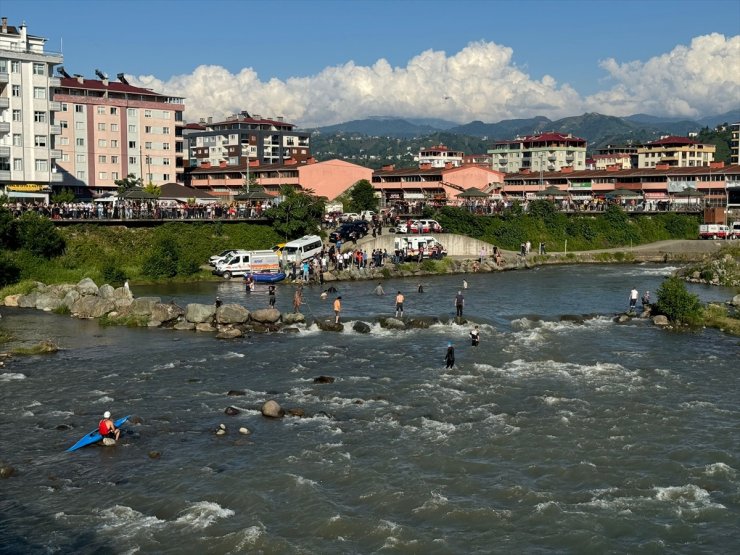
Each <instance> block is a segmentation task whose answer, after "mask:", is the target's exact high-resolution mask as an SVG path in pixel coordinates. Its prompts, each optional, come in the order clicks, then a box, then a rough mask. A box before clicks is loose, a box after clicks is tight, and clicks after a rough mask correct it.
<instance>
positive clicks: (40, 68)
mask: <svg viewBox="0 0 740 555" xmlns="http://www.w3.org/2000/svg"><path fill="white" fill-rule="evenodd" d="M33 74H34V75H46V67H44V64H42V63H40V62H34V63H33Z"/></svg>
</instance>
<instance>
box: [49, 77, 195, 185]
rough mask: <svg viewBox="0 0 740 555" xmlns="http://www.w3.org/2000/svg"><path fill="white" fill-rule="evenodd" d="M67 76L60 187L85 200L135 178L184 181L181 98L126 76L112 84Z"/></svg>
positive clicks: (57, 95) (60, 97) (60, 96)
mask: <svg viewBox="0 0 740 555" xmlns="http://www.w3.org/2000/svg"><path fill="white" fill-rule="evenodd" d="M61 72H62V74H63V77H62V78H61V79H60V83H59V84H58V86H57V87H56V88H55V90H54V100H55V101H56V102H57V103H58V104H59V108H60V111H59V113H58V114H57V122H56V123H57V124H58V126H59V128H60V134H59V137H58V141H57V145H56V147H57V149H58V151H59V154H60V157H59V158H58V159H57V166H58V172H59V173H61V174H62V180H61V182H60V183H58V185H59V186H61V187H66V188H69V189H71V190H73V191H74V192H75V194H76V195H77V196H79V197H83V198H84V197H88V198H89V197H94V196H98V195H100V194H102V193H105V192H110V191H114V190H115V189H116V188H117V186H116V184H115V181H116V180H118V179H123V178H125V177H126V176H127V175H129V174H133V175H134V176H136V177H137V178H142V179H143V182H144V183H145V184H149V183H153V184H154V185H163V184H165V183H169V182H177V183H182V182H183V172H184V166H183V155H184V149H183V137H182V129H183V118H182V114H183V110H184V109H185V105H184V103H183V99H182V98H180V97H173V96H167V95H164V94H161V93H158V92H154V91H151V90H149V89H144V88H141V87H134V86H132V85H130V84H129V83H128V82H127V81H126V78H125V77H124V75H123V74H122V73H119V74H118V81H111V80H109V79H108V78H107V76H106V75H105V74H103V73H102V72H100V71H96V73H97V76H98V77H99V79H86V78H84V77H83V76H82V75H75V76H72V77H70V76H69V75H68V74H67V73H66V72H64V70H63V69H62V70H61Z"/></svg>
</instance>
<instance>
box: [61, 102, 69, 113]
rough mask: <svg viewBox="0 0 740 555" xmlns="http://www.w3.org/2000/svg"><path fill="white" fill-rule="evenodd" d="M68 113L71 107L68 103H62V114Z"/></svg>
mask: <svg viewBox="0 0 740 555" xmlns="http://www.w3.org/2000/svg"><path fill="white" fill-rule="evenodd" d="M68 111H69V106H68V105H67V103H66V102H62V112H68Z"/></svg>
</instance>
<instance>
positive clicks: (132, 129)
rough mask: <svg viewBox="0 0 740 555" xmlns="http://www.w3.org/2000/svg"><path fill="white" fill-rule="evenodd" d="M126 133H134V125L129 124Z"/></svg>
mask: <svg viewBox="0 0 740 555" xmlns="http://www.w3.org/2000/svg"><path fill="white" fill-rule="evenodd" d="M128 132H129V133H136V125H134V124H133V123H130V124H129V126H128Z"/></svg>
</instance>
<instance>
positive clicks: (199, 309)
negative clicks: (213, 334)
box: [185, 303, 216, 324]
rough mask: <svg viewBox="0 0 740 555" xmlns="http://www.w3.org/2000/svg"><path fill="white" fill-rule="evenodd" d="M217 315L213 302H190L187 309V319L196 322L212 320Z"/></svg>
mask: <svg viewBox="0 0 740 555" xmlns="http://www.w3.org/2000/svg"><path fill="white" fill-rule="evenodd" d="M215 315H216V306H215V305H212V304H200V303H190V304H188V306H187V307H186V309H185V319H186V320H187V321H188V322H193V323H194V324H202V323H203V322H210V321H211V320H213V317H214V316H215Z"/></svg>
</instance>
